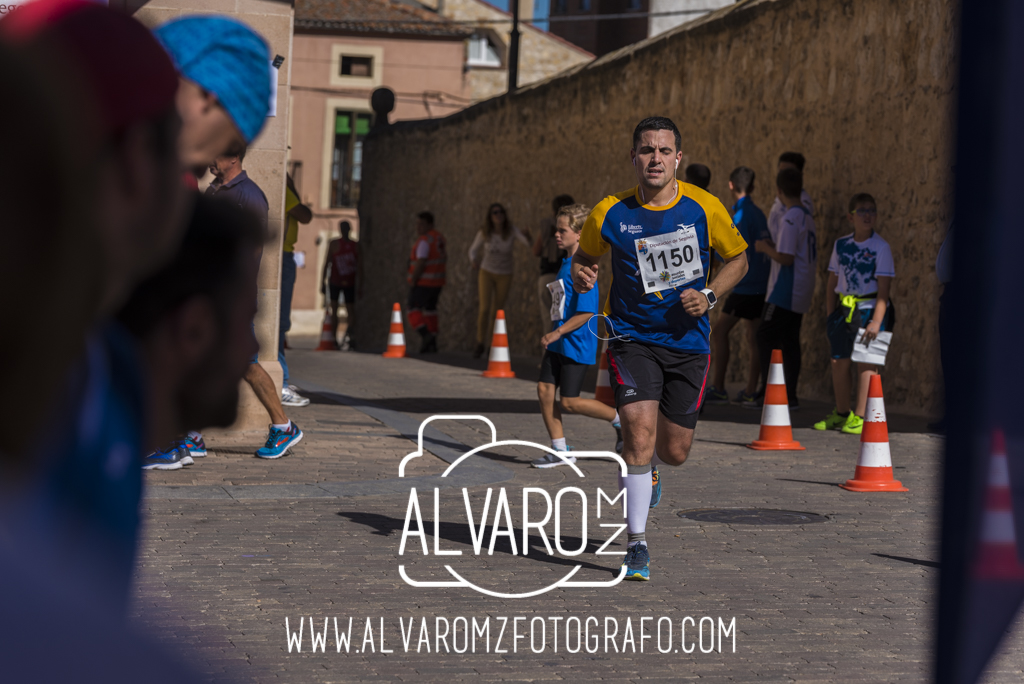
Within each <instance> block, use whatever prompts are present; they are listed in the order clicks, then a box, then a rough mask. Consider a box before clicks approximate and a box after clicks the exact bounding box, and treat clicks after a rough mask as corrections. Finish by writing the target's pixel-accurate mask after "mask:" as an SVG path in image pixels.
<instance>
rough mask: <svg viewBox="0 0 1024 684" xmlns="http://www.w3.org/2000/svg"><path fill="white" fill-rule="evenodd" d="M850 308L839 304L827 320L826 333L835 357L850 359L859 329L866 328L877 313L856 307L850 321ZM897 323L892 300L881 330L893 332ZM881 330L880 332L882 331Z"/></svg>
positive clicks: (887, 308) (886, 309)
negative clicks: (847, 319) (847, 318)
mask: <svg viewBox="0 0 1024 684" xmlns="http://www.w3.org/2000/svg"><path fill="white" fill-rule="evenodd" d="M849 314H850V310H849V309H847V308H846V307H845V306H842V305H840V306H837V307H836V310H835V311H833V312H832V313H831V315H829V317H828V319H827V320H826V321H825V333H826V334H827V335H828V344H829V348H830V349H831V351H832V358H833V359H848V358H850V357H851V356H852V355H853V345H854V343H855V342H856V341H857V331H858V330H860V329H861V328H866V327H867V325H868V323H869V322H870V321H871V318H872V317H873V316H874V315H875V310H874V309H854V310H853V316H852V317H851V318H850V322H849V323H847V322H846V317H847V316H848V315H849ZM895 323H896V311H895V309H893V306H892V302H889V306H887V307H886V308H885V316H884V317H883V318H882V328H881V330H887V331H889V332H892V329H893V326H894V325H895ZM881 330H880V331H879V332H881Z"/></svg>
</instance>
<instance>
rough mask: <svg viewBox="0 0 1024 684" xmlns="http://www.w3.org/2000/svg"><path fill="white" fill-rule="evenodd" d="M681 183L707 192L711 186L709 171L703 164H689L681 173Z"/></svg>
mask: <svg viewBox="0 0 1024 684" xmlns="http://www.w3.org/2000/svg"><path fill="white" fill-rule="evenodd" d="M683 182H684V183H689V184H690V185H696V186H697V187H698V188H700V189H701V190H707V189H708V186H709V185H711V169H709V168H708V167H706V166H704V165H703V164H690V165H689V166H687V167H686V170H685V171H683Z"/></svg>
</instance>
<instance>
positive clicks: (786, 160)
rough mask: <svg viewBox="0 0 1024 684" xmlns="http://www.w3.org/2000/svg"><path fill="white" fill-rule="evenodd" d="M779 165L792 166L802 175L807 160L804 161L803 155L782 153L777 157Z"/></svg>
mask: <svg viewBox="0 0 1024 684" xmlns="http://www.w3.org/2000/svg"><path fill="white" fill-rule="evenodd" d="M779 163H780V164H792V165H793V166H795V167H796V168H797V169H798V170H799V171H800V173H803V171H804V164H806V163H807V160H806V159H804V155H802V154H800V153H799V152H783V153H782V154H780V155H779Z"/></svg>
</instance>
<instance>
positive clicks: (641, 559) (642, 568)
mask: <svg viewBox="0 0 1024 684" xmlns="http://www.w3.org/2000/svg"><path fill="white" fill-rule="evenodd" d="M622 565H624V566H625V568H626V576H625V577H624V578H623V579H627V580H633V581H635V582H646V581H648V580H650V579H651V554H650V553H648V551H647V544H643V543H637V544H634V545H633V546H631V547H629V550H628V551H626V558H625V559H624V560H623V561H622Z"/></svg>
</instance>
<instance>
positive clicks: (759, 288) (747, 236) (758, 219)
mask: <svg viewBox="0 0 1024 684" xmlns="http://www.w3.org/2000/svg"><path fill="white" fill-rule="evenodd" d="M732 212H733V213H732V222H733V223H735V224H736V229H737V230H739V231H740V235H742V236H743V239H744V240H745V241H746V243H747V274H746V275H745V276H743V280H741V281H740V282H739V283H737V284H736V287H734V288H733V289H732V291H733V292H735V293H736V294H742V295H763V294H766V293H767V292H768V276H769V275H770V274H771V270H772V260H771V258H770V257H769V256H768V255H767V254H761V253H760V252H758V251H757V250H756V249H754V242H756V241H757V240H765V239H768V238H769V237H770V233H769V232H768V219H767V218H766V217H765V215H764V212H763V211H761V210H760V209H759V208H758V206H757V205H756V204H754V201H753V200H752V199H750V198H749V197H741V198H740V199H739V200H737V202H736V204H734V205H733V207H732Z"/></svg>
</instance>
